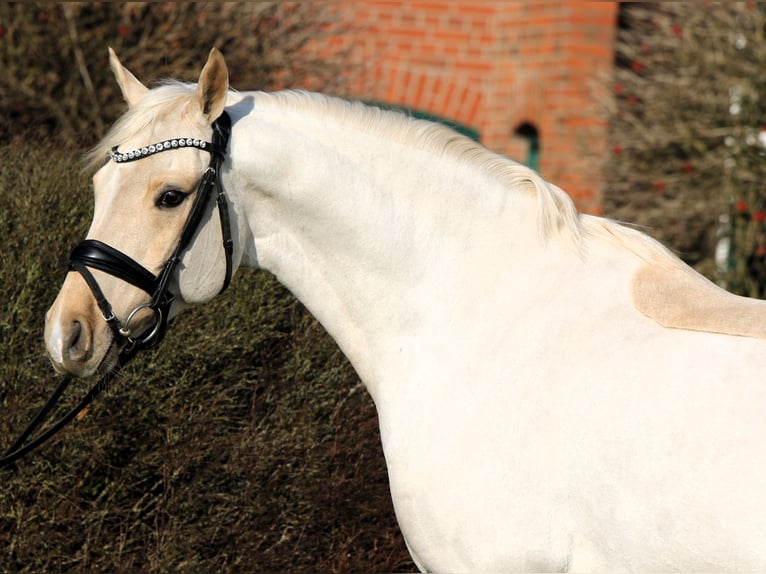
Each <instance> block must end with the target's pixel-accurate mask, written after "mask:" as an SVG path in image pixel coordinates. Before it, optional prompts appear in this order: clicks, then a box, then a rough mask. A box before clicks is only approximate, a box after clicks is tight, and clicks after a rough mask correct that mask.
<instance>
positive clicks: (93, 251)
mask: <svg viewBox="0 0 766 574" xmlns="http://www.w3.org/2000/svg"><path fill="white" fill-rule="evenodd" d="M230 132H231V119H230V118H229V115H228V114H227V113H226V112H223V114H221V116H220V117H219V118H218V119H217V120H216V121H215V122H214V123H213V141H212V142H205V141H201V140H198V139H187V138H179V139H174V140H167V141H164V142H160V143H157V144H153V145H150V146H147V147H144V148H141V149H138V150H135V151H130V152H125V153H120V152H118V151H117V148H116V147H114V148H112V150H111V152H110V154H109V157H110V158H111V160H112V161H114V162H115V163H126V162H132V161H136V160H139V159H142V158H145V157H148V156H150V155H154V154H157V153H161V152H165V151H170V150H174V149H180V148H184V147H195V148H198V149H201V150H204V151H207V152H209V153H210V164H209V165H208V167H207V169H206V170H205V173H204V174H203V175H202V179H200V182H199V184H198V185H197V192H196V196H195V198H194V204H193V205H192V209H191V212H190V213H189V217H188V218H187V220H186V223H185V224H184V227H183V230H182V231H181V236H180V238H179V240H178V243H177V244H176V247H175V249H174V250H173V254H172V255H171V256H170V258H169V259H168V260H167V261H166V263H165V265H164V267H163V268H162V270H161V271H160V273H159V274H158V275H156V276H155V275H154V274H153V273H151V272H150V271H149V270H147V269H146V268H145V267H144V266H142V265H141V264H140V263H138V262H136V261H135V260H134V259H132V258H131V257H129V256H127V255H126V254H124V253H122V252H121V251H118V250H117V249H115V248H114V247H111V246H110V245H107V244H106V243H102V242H101V241H98V240H95V239H86V240H84V241H82V242H81V243H79V244H78V245H77V246H76V247H75V248H74V249H73V250H72V253H71V254H70V255H69V259H66V260H65V261H63V262H62V263H63V264H64V265H65V266H66V267H67V268H68V269H69V271H76V272H78V273H80V275H82V277H83V279H85V282H86V283H87V284H88V287H89V288H90V290H91V292H92V293H93V296H94V297H95V299H96V303H98V306H99V309H100V310H101V313H102V315H103V317H104V320H105V321H106V322H107V323H108V324H109V327H110V328H111V329H112V332H113V333H114V336H115V340H116V341H118V342H124V343H125V345H124V346H123V349H122V351H121V353H120V359H121V361H122V362H124V361H125V360H126V359H128V358H129V357H132V356H133V355H134V354H135V353H136V352H138V351H141V350H143V349H150V348H152V347H155V346H156V345H157V344H158V343H159V342H160V341H162V339H163V337H164V336H165V331H166V329H167V321H168V315H169V313H170V306H171V305H172V303H173V299H174V295H173V293H171V292H170V290H169V289H168V286H169V283H170V279H171V277H172V276H173V273H174V271H175V270H176V268H177V266H178V263H179V261H180V260H181V256H182V255H183V252H184V251H185V250H186V248H187V247H189V244H190V243H191V241H192V239H193V237H194V234H195V232H196V231H197V228H198V227H199V224H200V221H201V220H202V216H203V214H204V213H205V210H206V208H207V205H208V203H209V199H210V196H211V195H213V193H214V191H215V192H217V200H216V201H217V205H218V215H219V218H220V221H221V232H222V234H223V247H224V252H225V254H226V275H225V276H224V281H223V286H222V287H221V292H223V291H225V290H226V288H227V287H228V286H229V282H230V281H231V274H232V263H231V259H232V249H233V242H232V239H231V226H230V224H229V210H228V205H227V202H226V196H225V195H224V193H223V188H222V186H221V180H220V177H221V175H220V169H221V164H222V163H223V160H224V157H225V154H226V146H227V145H228V141H229V134H230ZM90 269H98V270H99V271H103V272H105V273H108V274H109V275H112V276H114V277H117V278H119V279H122V280H123V281H125V282H127V283H130V284H131V285H133V286H135V287H138V288H139V289H141V290H143V291H145V292H146V293H147V294H148V295H149V296H150V300H149V301H148V302H147V303H143V304H141V305H139V306H138V307H136V308H135V309H133V311H131V312H130V313H129V314H128V316H127V317H126V318H125V321H124V322H121V321H120V320H119V319H118V318H117V316H116V315H115V313H114V311H113V310H112V306H111V305H110V304H109V301H108V300H107V299H106V297H105V296H104V293H103V291H102V290H101V288H100V287H99V285H98V282H97V281H96V279H95V277H94V276H93V274H92V273H91V271H90ZM144 309H148V310H149V311H151V312H152V313H153V314H154V323H153V324H152V326H150V327H148V328H147V329H146V330H145V331H144V332H143V333H141V334H140V335H138V336H134V335H133V333H132V329H131V323H132V322H133V320H134V318H135V317H136V315H137V314H138V312H139V311H142V310H144Z"/></svg>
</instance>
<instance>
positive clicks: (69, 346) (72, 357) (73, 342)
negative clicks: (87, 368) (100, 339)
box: [63, 321, 92, 363]
mask: <svg viewBox="0 0 766 574" xmlns="http://www.w3.org/2000/svg"><path fill="white" fill-rule="evenodd" d="M63 348H64V360H65V361H69V362H71V363H81V362H84V361H87V360H88V358H89V357H90V350H91V348H92V345H91V333H90V329H88V328H87V326H84V325H83V323H82V322H80V321H72V323H71V324H70V326H69V330H68V333H67V334H66V339H65V340H64V347H63Z"/></svg>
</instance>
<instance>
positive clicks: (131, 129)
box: [84, 80, 195, 175]
mask: <svg viewBox="0 0 766 574" xmlns="http://www.w3.org/2000/svg"><path fill="white" fill-rule="evenodd" d="M194 88H195V84H187V83H183V82H178V81H175V80H169V81H166V82H164V83H162V84H160V85H159V86H158V87H157V88H155V89H152V90H150V91H149V92H147V93H146V95H145V96H144V97H143V99H141V101H140V102H139V103H138V104H137V105H136V106H133V107H131V108H129V109H128V110H127V111H126V112H125V113H124V114H123V115H122V116H120V117H119V118H118V119H117V121H116V122H115V123H114V125H113V126H112V127H111V129H110V130H109V131H108V132H107V134H106V135H105V136H104V138H103V139H102V140H101V141H100V142H99V143H98V144H96V146H95V147H94V148H93V149H92V150H90V151H89V152H88V153H87V154H86V155H85V158H84V163H85V167H84V170H85V172H86V173H88V174H91V175H92V174H93V173H95V172H96V171H98V170H99V169H100V168H101V166H103V165H104V164H105V163H106V162H107V160H108V159H109V151H110V150H111V149H112V148H113V147H114V146H119V145H121V144H122V143H123V142H125V141H127V140H129V139H131V138H133V137H135V136H137V135H138V134H140V133H150V132H151V130H152V129H153V128H154V126H155V125H156V124H158V123H159V122H161V121H162V120H163V119H164V118H165V117H166V116H167V115H168V114H169V113H170V112H171V111H175V110H178V109H179V107H180V106H185V104H187V103H188V102H190V101H191V99H192V98H193V96H194Z"/></svg>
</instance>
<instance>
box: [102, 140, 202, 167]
mask: <svg viewBox="0 0 766 574" xmlns="http://www.w3.org/2000/svg"><path fill="white" fill-rule="evenodd" d="M212 145H213V144H211V143H210V142H206V141H204V140H199V139H196V138H195V139H192V138H176V139H172V140H165V141H164V142H160V143H156V144H152V145H150V146H146V147H142V148H139V149H135V150H133V151H129V152H119V151H117V146H114V147H113V148H112V149H111V150H110V151H109V157H110V158H111V159H112V161H114V162H116V163H124V162H126V161H134V160H137V159H141V158H143V157H148V156H150V155H153V154H155V153H159V152H161V151H165V150H169V149H177V148H182V147H196V148H199V149H204V150H209V149H210V148H211V147H212Z"/></svg>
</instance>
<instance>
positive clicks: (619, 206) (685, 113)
mask: <svg viewBox="0 0 766 574" xmlns="http://www.w3.org/2000/svg"><path fill="white" fill-rule="evenodd" d="M620 16H621V21H620V29H619V33H618V36H617V49H616V59H617V61H616V64H617V65H616V68H615V75H616V77H615V80H614V95H615V96H616V98H615V100H614V107H613V109H612V124H611V137H612V159H611V162H610V173H609V185H608V187H607V192H606V193H605V196H604V211H605V214H606V215H608V216H610V217H614V218H616V219H621V220H625V221H629V222H633V223H636V224H638V225H640V226H643V227H644V230H646V231H648V232H649V233H650V234H652V235H654V236H655V237H657V238H658V239H660V240H661V241H663V242H664V243H666V244H668V245H671V246H672V247H673V248H674V249H675V250H676V251H677V252H678V253H679V255H680V256H681V257H682V258H684V259H685V260H686V261H687V262H688V263H690V264H692V265H694V266H695V267H697V268H698V269H699V270H700V271H701V272H702V273H704V274H706V275H707V276H709V277H711V278H714V279H716V280H717V281H718V282H719V283H720V284H721V285H723V286H724V287H726V288H728V289H729V290H731V291H735V292H737V293H742V294H746V295H749V296H754V297H761V298H762V297H764V296H766V194H764V191H763V182H764V181H765V177H764V176H766V123H765V119H766V100H764V98H763V95H764V94H766V76H764V73H763V70H764V65H765V64H766V37H765V35H766V5H765V4H763V3H757V2H704V3H696V2H662V3H628V4H623V5H622V6H621V9H620Z"/></svg>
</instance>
